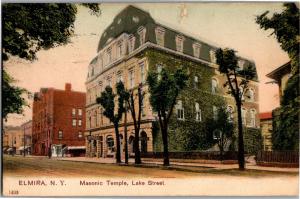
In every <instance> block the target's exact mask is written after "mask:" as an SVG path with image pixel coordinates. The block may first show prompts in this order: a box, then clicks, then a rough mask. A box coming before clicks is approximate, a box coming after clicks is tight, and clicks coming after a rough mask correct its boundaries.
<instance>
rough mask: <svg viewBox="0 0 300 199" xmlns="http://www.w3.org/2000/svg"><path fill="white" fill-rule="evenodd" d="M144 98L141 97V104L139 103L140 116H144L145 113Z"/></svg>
mask: <svg viewBox="0 0 300 199" xmlns="http://www.w3.org/2000/svg"><path fill="white" fill-rule="evenodd" d="M144 99H145V98H144V97H142V103H141V114H142V116H145V115H146V113H145V102H144Z"/></svg>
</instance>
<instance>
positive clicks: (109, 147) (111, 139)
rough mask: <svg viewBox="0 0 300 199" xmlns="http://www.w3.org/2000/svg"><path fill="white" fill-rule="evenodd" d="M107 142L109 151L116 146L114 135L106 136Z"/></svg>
mask: <svg viewBox="0 0 300 199" xmlns="http://www.w3.org/2000/svg"><path fill="white" fill-rule="evenodd" d="M106 144H107V148H108V150H109V151H111V152H112V151H113V148H114V139H113V137H112V136H108V137H107V138H106Z"/></svg>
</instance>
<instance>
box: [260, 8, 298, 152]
mask: <svg viewBox="0 0 300 199" xmlns="http://www.w3.org/2000/svg"><path fill="white" fill-rule="evenodd" d="M283 6H284V10H283V11H282V12H281V13H274V14H273V16H271V17H268V13H269V11H266V12H265V13H263V14H261V15H259V16H257V17H256V23H257V24H259V25H260V27H261V28H262V29H264V30H272V33H271V35H275V36H276V39H277V41H278V42H279V44H280V46H281V48H282V49H283V50H284V51H285V52H287V54H288V56H289V58H290V60H291V73H292V74H291V77H290V78H289V80H288V81H287V85H286V88H285V90H284V93H283V96H282V99H281V107H280V108H278V109H275V110H274V111H273V116H274V119H273V134H272V142H273V149H275V150H298V149H299V126H298V124H299V113H300V112H299V101H300V97H299V78H300V77H299V41H300V39H299V38H300V36H299V17H300V12H299V9H298V7H297V5H296V3H284V4H283Z"/></svg>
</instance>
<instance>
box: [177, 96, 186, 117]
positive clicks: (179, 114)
mask: <svg viewBox="0 0 300 199" xmlns="http://www.w3.org/2000/svg"><path fill="white" fill-rule="evenodd" d="M176 110H177V119H178V120H184V108H183V106H182V101H181V100H178V101H177V104H176Z"/></svg>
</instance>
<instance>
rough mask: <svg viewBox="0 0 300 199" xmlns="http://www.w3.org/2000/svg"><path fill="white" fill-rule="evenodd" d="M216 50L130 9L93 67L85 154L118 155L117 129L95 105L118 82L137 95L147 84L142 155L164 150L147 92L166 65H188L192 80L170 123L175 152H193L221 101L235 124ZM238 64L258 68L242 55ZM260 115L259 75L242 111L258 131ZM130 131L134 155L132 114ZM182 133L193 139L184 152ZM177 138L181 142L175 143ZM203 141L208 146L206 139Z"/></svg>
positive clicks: (105, 38)
mask: <svg viewBox="0 0 300 199" xmlns="http://www.w3.org/2000/svg"><path fill="white" fill-rule="evenodd" d="M216 49H217V47H215V46H213V45H210V44H208V43H206V42H203V41H201V40H198V39H196V38H194V37H192V36H190V35H187V34H184V33H182V32H180V31H177V30H174V29H172V28H169V27H167V26H165V25H163V24H160V23H158V22H156V21H155V20H154V19H153V18H152V17H151V16H150V14H149V13H148V12H146V11H143V10H141V9H139V8H136V7H134V6H128V7H126V8H125V9H124V10H122V11H121V12H120V13H119V14H118V15H117V16H116V17H115V18H114V20H113V22H112V23H111V24H110V25H109V26H108V27H107V28H106V29H105V31H104V32H103V34H102V36H101V38H100V41H99V45H98V50H97V55H96V57H95V58H94V59H93V60H92V61H91V62H90V64H89V66H88V75H87V79H86V89H87V93H86V131H85V138H86V155H87V156H89V157H113V156H114V153H115V148H116V147H115V142H116V140H115V133H114V127H113V124H112V123H110V122H109V120H108V119H107V118H106V117H105V116H104V115H103V111H104V110H103V108H102V107H101V106H100V105H99V104H97V103H96V98H97V97H99V96H100V94H101V92H102V91H103V90H104V89H105V87H106V86H111V87H113V88H115V84H116V83H117V82H118V81H122V82H123V83H124V85H125V87H126V88H127V89H133V90H134V91H136V90H137V88H138V86H139V85H142V90H143V91H144V92H145V97H144V100H143V103H142V122H141V131H140V146H141V152H142V154H143V153H146V152H152V151H161V150H162V149H161V140H160V136H159V135H158V133H157V130H158V128H157V116H156V114H155V113H154V112H153V111H152V109H151V106H150V102H149V93H148V92H147V90H148V88H147V84H146V77H147V73H148V71H150V70H156V71H157V72H158V73H159V72H160V71H161V70H162V68H164V67H165V68H168V69H169V70H172V69H173V70H174V68H176V67H185V68H187V70H188V73H189V76H190V78H189V83H188V87H187V88H186V89H185V90H184V91H183V92H182V93H181V95H180V96H179V98H178V101H177V104H176V106H175V109H176V110H175V111H174V112H173V113H174V114H173V116H172V121H171V125H170V132H171V134H170V147H171V149H170V150H187V149H190V148H188V147H190V146H191V145H192V144H193V143H194V142H193V139H194V137H192V136H189V133H190V134H193V133H194V134H193V135H195V133H198V131H199V134H201V133H203V132H202V130H201V129H203V128H204V127H203V125H204V122H205V120H206V119H207V118H209V117H213V116H215V115H216V113H217V110H218V107H219V106H220V104H221V103H220V101H222V100H225V101H226V104H227V109H228V111H229V112H230V120H236V118H237V111H236V110H235V102H234V99H233V98H232V97H231V96H230V95H229V94H228V93H227V90H226V89H224V88H223V84H224V83H225V81H226V77H224V76H223V75H221V74H220V73H219V71H218V66H217V65H216V58H215V51H216ZM238 63H239V67H240V69H243V68H244V67H249V66H253V67H255V64H254V62H253V61H251V60H248V59H245V58H241V57H240V58H239V62H238ZM239 81H240V78H239ZM241 89H242V88H241ZM258 113H259V110H258V81H257V75H256V77H255V78H254V79H253V81H250V83H249V87H248V88H247V90H246V91H245V95H244V103H243V110H242V115H243V123H244V126H246V127H250V128H259V117H258ZM123 122H124V121H123V120H122V122H121V124H120V128H119V132H120V140H121V149H122V152H124V145H123V143H124V123H123ZM127 131H128V144H129V152H130V154H132V155H133V154H134V152H133V139H134V133H133V132H134V127H133V125H132V118H131V116H130V115H129V116H128V119H127ZM186 131H189V132H188V133H186ZM183 132H185V133H183ZM183 134H184V136H189V137H187V139H190V140H191V144H188V143H187V142H186V143H184V144H183V145H187V146H182V147H181V146H180V147H181V148H180V147H179V145H180V144H179V143H180V142H183V140H186V139H185V138H184V139H183V138H181V137H180V136H181V135H183ZM195 136H197V135H195ZM173 137H176V139H172V138H173ZM198 137H199V136H198ZM198 137H197V139H198ZM177 138H178V139H177ZM199 139H201V138H199ZM211 139H213V135H211ZM202 141H203V142H204V145H205V142H206V141H205V140H202ZM195 147H196V146H195ZM197 149H199V148H197ZM123 157H124V156H123Z"/></svg>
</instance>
